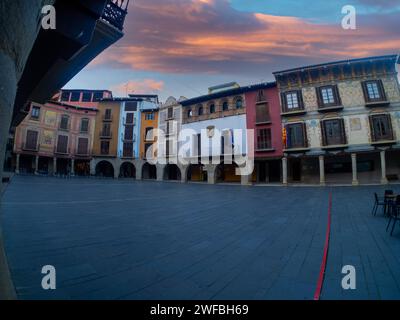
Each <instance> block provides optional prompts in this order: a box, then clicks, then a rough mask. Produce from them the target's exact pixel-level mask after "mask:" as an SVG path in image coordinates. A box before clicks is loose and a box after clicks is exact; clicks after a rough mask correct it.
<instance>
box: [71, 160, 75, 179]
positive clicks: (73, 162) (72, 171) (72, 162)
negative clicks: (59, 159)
mask: <svg viewBox="0 0 400 320" xmlns="http://www.w3.org/2000/svg"><path fill="white" fill-rule="evenodd" d="M74 175H75V159H71V176H74Z"/></svg>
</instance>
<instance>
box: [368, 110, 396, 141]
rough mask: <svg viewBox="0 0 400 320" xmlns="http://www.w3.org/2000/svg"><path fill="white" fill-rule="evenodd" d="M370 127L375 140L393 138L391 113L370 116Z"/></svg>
mask: <svg viewBox="0 0 400 320" xmlns="http://www.w3.org/2000/svg"><path fill="white" fill-rule="evenodd" d="M370 127H371V137H372V141H373V142H377V141H382V140H393V130H392V121H391V119H390V115H389V114H379V115H374V116H370Z"/></svg>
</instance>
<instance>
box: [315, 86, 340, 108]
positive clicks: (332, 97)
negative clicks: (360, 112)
mask: <svg viewBox="0 0 400 320" xmlns="http://www.w3.org/2000/svg"><path fill="white" fill-rule="evenodd" d="M317 96H318V104H319V106H320V107H332V106H338V105H340V104H341V101H340V96H339V91H338V88H337V86H325V87H320V88H317Z"/></svg>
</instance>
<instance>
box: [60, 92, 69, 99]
mask: <svg viewBox="0 0 400 320" xmlns="http://www.w3.org/2000/svg"><path fill="white" fill-rule="evenodd" d="M70 94H71V92H69V91H62V93H61V101H69V96H70Z"/></svg>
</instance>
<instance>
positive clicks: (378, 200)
mask: <svg viewBox="0 0 400 320" xmlns="http://www.w3.org/2000/svg"><path fill="white" fill-rule="evenodd" d="M374 196H375V203H374V206H373V208H372V215H374V216H376V212H377V211H378V208H379V206H381V207H382V208H384V207H385V205H386V202H385V199H384V198H379V196H378V194H377V193H376V192H375V193H374Z"/></svg>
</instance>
